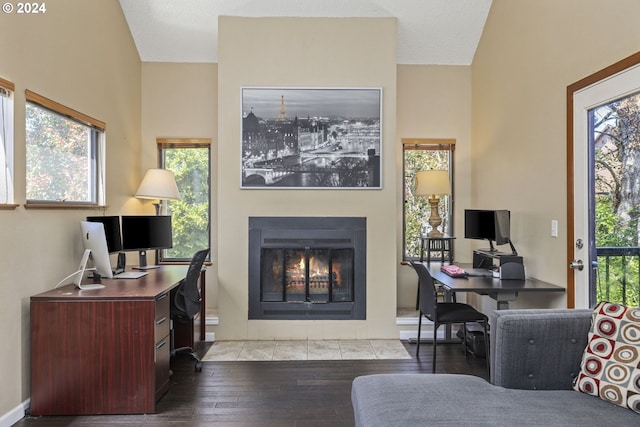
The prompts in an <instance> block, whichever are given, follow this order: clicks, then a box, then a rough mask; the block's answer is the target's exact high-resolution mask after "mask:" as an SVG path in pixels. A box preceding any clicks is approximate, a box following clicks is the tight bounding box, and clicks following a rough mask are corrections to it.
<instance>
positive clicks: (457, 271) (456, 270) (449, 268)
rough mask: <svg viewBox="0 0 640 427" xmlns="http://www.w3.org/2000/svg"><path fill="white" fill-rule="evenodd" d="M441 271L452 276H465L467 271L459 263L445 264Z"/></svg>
mask: <svg viewBox="0 0 640 427" xmlns="http://www.w3.org/2000/svg"><path fill="white" fill-rule="evenodd" d="M440 271H442V272H443V273H445V274H446V275H447V276H451V277H465V276H466V275H467V272H466V271H464V270H463V269H462V268H460V267H458V266H457V265H443V266H441V267H440Z"/></svg>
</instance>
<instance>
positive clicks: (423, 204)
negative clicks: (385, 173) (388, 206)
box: [402, 139, 455, 259]
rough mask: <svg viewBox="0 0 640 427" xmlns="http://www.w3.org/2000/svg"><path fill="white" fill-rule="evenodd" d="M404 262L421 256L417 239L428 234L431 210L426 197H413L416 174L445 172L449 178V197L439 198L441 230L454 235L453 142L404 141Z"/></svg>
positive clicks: (437, 140)
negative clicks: (436, 171)
mask: <svg viewBox="0 0 640 427" xmlns="http://www.w3.org/2000/svg"><path fill="white" fill-rule="evenodd" d="M402 148H403V150H402V151H403V156H402V163H403V177H404V182H403V183H404V196H403V202H404V203H403V206H404V211H403V259H416V258H418V257H419V256H420V243H421V241H420V237H421V236H423V235H425V234H426V233H428V232H429V230H430V226H429V223H428V220H429V213H430V211H431V207H430V205H429V202H428V201H427V198H426V197H421V196H414V195H413V190H414V188H415V187H414V185H415V182H414V181H415V175H416V172H419V171H421V170H431V169H435V170H448V171H449V176H450V177H451V178H450V179H451V195H449V196H441V197H440V206H439V210H440V216H441V217H442V225H441V226H440V229H441V231H442V232H444V234H447V235H453V206H452V205H453V203H452V200H453V193H454V185H453V184H454V183H453V152H454V149H455V141H454V140H449V139H444V140H442V139H403V140H402Z"/></svg>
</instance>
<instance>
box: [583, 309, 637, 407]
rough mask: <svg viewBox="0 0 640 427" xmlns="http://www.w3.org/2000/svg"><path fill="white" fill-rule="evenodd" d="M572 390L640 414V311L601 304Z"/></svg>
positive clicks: (592, 324) (592, 323)
mask: <svg viewBox="0 0 640 427" xmlns="http://www.w3.org/2000/svg"><path fill="white" fill-rule="evenodd" d="M573 388H574V389H575V390H578V391H581V392H584V393H588V394H591V395H593V396H597V397H599V398H601V399H603V400H606V401H608V402H611V403H613V404H616V405H619V406H622V407H625V408H629V409H631V410H633V411H635V412H638V413H640V308H628V307H625V306H622V305H618V304H612V303H608V302H601V303H600V304H598V306H597V307H596V308H595V309H594V311H593V315H592V320H591V329H590V331H589V339H588V343H587V348H586V349H585V351H584V354H583V356H582V362H581V364H580V374H579V375H578V376H577V377H576V379H575V380H574V383H573Z"/></svg>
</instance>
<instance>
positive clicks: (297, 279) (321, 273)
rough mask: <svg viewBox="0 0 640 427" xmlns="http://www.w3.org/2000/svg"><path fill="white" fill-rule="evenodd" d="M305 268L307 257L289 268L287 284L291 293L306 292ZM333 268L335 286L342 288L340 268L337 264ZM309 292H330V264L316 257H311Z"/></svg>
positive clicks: (301, 258)
mask: <svg viewBox="0 0 640 427" xmlns="http://www.w3.org/2000/svg"><path fill="white" fill-rule="evenodd" d="M305 267H306V262H305V257H304V255H302V256H301V257H300V260H299V261H298V262H293V263H291V264H290V265H289V267H288V268H287V275H286V283H287V289H288V290H290V291H291V292H300V293H303V292H305V285H306V284H305ZM332 267H333V268H332V271H331V275H332V276H333V280H332V282H333V286H334V287H340V286H341V284H342V280H341V278H340V267H339V265H336V264H334V265H333V266H332ZM309 292H311V293H327V292H329V263H328V262H327V261H325V260H319V259H318V257H315V256H311V257H309Z"/></svg>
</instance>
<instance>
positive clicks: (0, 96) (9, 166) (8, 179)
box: [0, 78, 15, 206]
mask: <svg viewBox="0 0 640 427" xmlns="http://www.w3.org/2000/svg"><path fill="white" fill-rule="evenodd" d="M14 90H15V86H14V84H13V83H11V82H9V81H7V80H4V79H1V78H0V165H2V166H0V170H1V171H2V173H1V174H0V205H5V206H6V205H13V201H14V200H13V92H14Z"/></svg>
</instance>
